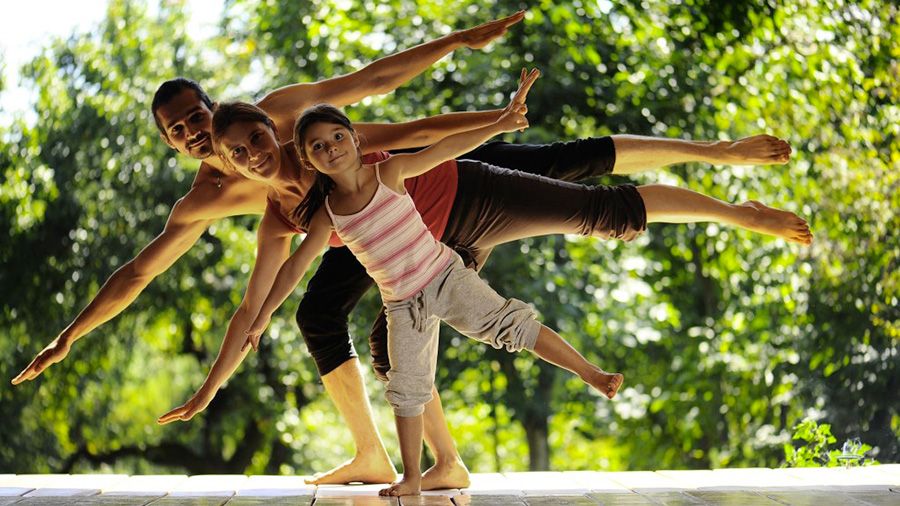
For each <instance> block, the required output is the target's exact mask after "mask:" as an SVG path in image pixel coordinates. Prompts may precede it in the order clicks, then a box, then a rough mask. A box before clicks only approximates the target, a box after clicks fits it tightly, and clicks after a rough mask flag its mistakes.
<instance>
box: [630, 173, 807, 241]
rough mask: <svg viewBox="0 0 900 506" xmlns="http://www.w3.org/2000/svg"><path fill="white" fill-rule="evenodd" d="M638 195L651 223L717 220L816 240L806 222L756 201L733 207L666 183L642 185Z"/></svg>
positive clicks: (796, 238)
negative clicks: (642, 201)
mask: <svg viewBox="0 0 900 506" xmlns="http://www.w3.org/2000/svg"><path fill="white" fill-rule="evenodd" d="M638 192H639V193H640V194H641V198H643V200H644V206H645V207H646V209H647V222H648V223H694V222H701V221H714V222H718V223H724V224H728V225H733V226H736V227H740V228H743V229H747V230H751V231H753V232H758V233H761V234H767V235H774V236H776V237H781V238H782V239H785V240H787V241H790V242H795V243H799V244H810V243H811V242H812V239H813V236H812V233H811V232H810V230H809V225H808V224H807V223H806V220H804V219H802V218H800V217H799V216H797V215H796V214H794V213H792V212H789V211H781V210H779V209H775V208H772V207H768V206H766V205H764V204H762V203H760V202H757V201H755V200H749V201H747V202H744V203H743V204H729V203H727V202H722V201H721V200H717V199H714V198H712V197H709V196H707V195H703V194H702V193H697V192H695V191H692V190H688V189H685V188H679V187H677V186H668V185H662V184H651V185H645V186H639V187H638Z"/></svg>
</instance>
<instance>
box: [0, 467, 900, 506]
mask: <svg viewBox="0 0 900 506" xmlns="http://www.w3.org/2000/svg"><path fill="white" fill-rule="evenodd" d="M303 478H304V477H302V476H242V475H203V476H182V475H161V476H128V475H115V474H81V475H56V474H49V475H48V474H44V475H12V474H0V506H5V505H8V504H15V505H17V506H26V505H57V504H73V505H93V504H102V505H110V506H111V505H123V506H125V505H129V506H131V505H134V506H138V505H148V504H152V505H154V506H163V505H180V504H184V505H196V506H201V505H202V506H214V505H223V504H228V505H229V506H238V505H261V504H274V505H289V504H290V505H293V504H301V505H315V506H345V505H346V506H350V505H379V506H389V505H394V506H401V505H403V506H408V505H421V506H430V505H444V506H453V505H455V506H480V505H516V506H526V505H527V506H551V505H562V506H565V505H572V506H596V505H740V506H755V505H767V506H776V505H796V506H831V505H835V506H845V505H859V506H863V505H878V506H886V505H890V506H900V464H887V465H881V466H870V467H864V468H851V469H844V468H827V469H825V468H816V469H765V468H758V469H717V470H713V471H706V470H704V471H635V472H592V471H576V472H564V473H555V472H543V473H502V474H499V473H493V474H490V473H489V474H474V475H473V476H472V486H471V487H469V488H466V489H462V490H455V489H454V490H440V491H433V492H426V493H425V494H423V495H422V496H418V497H403V498H400V499H396V498H382V497H378V490H379V489H380V488H381V487H382V485H347V486H338V485H324V486H318V487H316V486H313V485H306V484H305V483H304V482H303Z"/></svg>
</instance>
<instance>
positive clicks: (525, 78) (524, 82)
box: [512, 68, 541, 104]
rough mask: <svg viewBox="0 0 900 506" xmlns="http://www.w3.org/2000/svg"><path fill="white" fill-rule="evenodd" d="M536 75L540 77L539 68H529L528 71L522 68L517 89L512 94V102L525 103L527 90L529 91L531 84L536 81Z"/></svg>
mask: <svg viewBox="0 0 900 506" xmlns="http://www.w3.org/2000/svg"><path fill="white" fill-rule="evenodd" d="M538 77H541V71H540V70H538V69H531V71H530V72H528V71H527V69H524V68H523V69H522V73H521V75H520V77H519V89H518V90H516V94H515V95H513V99H512V101H513V103H519V104H524V103H525V99H526V98H528V92H529V91H531V86H532V85H533V84H534V82H535V81H537V78H538Z"/></svg>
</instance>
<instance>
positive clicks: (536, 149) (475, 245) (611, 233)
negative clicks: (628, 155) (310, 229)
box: [297, 137, 647, 379]
mask: <svg viewBox="0 0 900 506" xmlns="http://www.w3.org/2000/svg"><path fill="white" fill-rule="evenodd" d="M460 159H461V160H460V161H459V162H458V167H459V182H458V186H457V192H456V196H455V198H454V202H453V207H452V209H451V211H450V217H449V220H448V223H447V227H446V228H445V230H444V234H443V237H442V238H441V241H442V242H444V243H445V244H447V245H448V246H451V247H453V248H454V249H456V250H457V251H458V252H459V253H460V254H461V255H462V257H463V259H464V260H465V261H466V262H467V264H469V265H470V266H472V267H475V268H479V269H480V268H481V267H482V266H483V265H484V261H485V260H486V259H487V256H488V255H489V254H490V252H491V250H492V249H493V247H494V246H496V245H498V244H502V243H505V242H510V241H515V240H518V239H522V238H525V237H535V236H540V235H548V234H561V233H573V234H582V235H593V236H597V237H606V238H619V239H623V240H630V239H632V238H634V237H635V236H636V235H638V234H639V233H640V232H642V231H643V230H644V229H645V228H646V221H647V220H646V211H645V209H644V203H643V200H642V199H641V197H640V195H639V194H638V192H637V190H636V189H635V187H634V186H632V185H619V186H586V185H580V184H573V183H570V182H566V181H576V180H580V179H584V178H588V177H592V176H600V175H604V174H608V173H610V172H611V171H612V168H613V166H614V164H615V151H614V148H613V143H612V139H610V138H609V137H602V138H590V139H582V140H577V141H572V142H565V143H554V144H548V145H516V144H508V143H504V142H492V143H489V144H485V145H483V146H481V147H479V148H478V149H476V150H475V151H472V152H470V153H467V154H466V155H465V156H462V157H460ZM468 160H478V161H477V162H474V161H468ZM479 162H486V163H492V164H495V165H496V164H501V165H503V166H506V167H514V168H516V169H518V170H509V169H504V168H500V167H495V166H491V165H487V164H486V163H479ZM541 175H552V176H553V177H556V178H558V179H549V178H547V177H541ZM373 284H374V281H372V278H370V277H369V275H368V274H367V273H366V271H365V269H364V268H363V267H362V265H361V264H360V263H359V262H358V261H357V260H356V258H355V257H354V256H353V254H352V253H351V252H350V251H349V250H348V249H347V248H346V247H340V248H330V249H329V250H328V251H326V252H325V254H324V256H323V257H322V262H321V264H320V265H319V269H318V270H317V271H316V273H315V275H313V277H312V279H311V280H310V282H309V284H308V285H307V288H306V293H305V294H304V297H303V300H302V301H301V302H300V307H299V308H298V310H297V324H298V325H299V326H300V330H301V332H302V333H303V337H304V339H305V340H306V343H307V347H308V348H309V351H310V353H311V354H312V356H313V359H314V360H315V362H316V366H317V367H318V369H319V373H320V374H322V375H325V374H328V373H329V372H331V371H332V370H334V369H335V368H337V367H338V366H340V365H341V364H343V363H344V362H346V361H347V360H349V359H351V358H354V357H356V356H357V355H356V351H355V349H354V347H353V342H352V339H351V338H350V335H349V333H348V330H347V321H348V318H349V314H350V311H351V310H352V309H353V307H355V306H356V304H357V302H358V301H359V299H360V298H362V296H363V294H364V293H365V292H366V290H368V289H369V288H370V287H371V286H372V285H373ZM369 342H370V346H371V351H372V361H373V365H374V368H375V372H376V376H378V377H379V379H385V373H386V372H387V371H388V370H389V369H390V363H389V362H388V357H387V331H386V326H385V318H384V313H383V312H382V313H380V314H379V317H378V318H377V319H376V321H375V324H374V325H373V328H372V333H371V334H370V337H369Z"/></svg>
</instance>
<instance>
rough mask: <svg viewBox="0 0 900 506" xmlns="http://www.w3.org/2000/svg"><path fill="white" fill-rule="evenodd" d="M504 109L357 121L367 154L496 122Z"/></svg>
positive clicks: (420, 144) (419, 144)
mask: <svg viewBox="0 0 900 506" xmlns="http://www.w3.org/2000/svg"><path fill="white" fill-rule="evenodd" d="M502 115H503V109H495V110H491V111H477V112H452V113H449V114H439V115H437V116H430V117H428V118H422V119H418V120H414V121H406V122H403V123H354V125H353V128H354V129H356V132H357V133H358V134H359V140H360V142H361V144H360V149H361V150H362V151H363V152H364V153H371V152H373V151H388V150H391V149H407V148H420V147H423V146H429V145H431V144H434V143H435V142H438V141H440V140H441V139H443V138H445V137H448V136H450V135H453V134H456V133H459V132H466V131H469V130H473V129H475V128H479V127H482V126H485V125H490V124H492V123H495V122H496V121H497V120H498V119H500V116H502Z"/></svg>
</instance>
